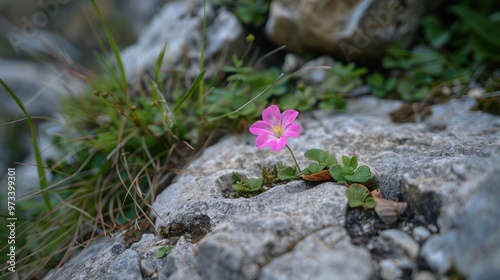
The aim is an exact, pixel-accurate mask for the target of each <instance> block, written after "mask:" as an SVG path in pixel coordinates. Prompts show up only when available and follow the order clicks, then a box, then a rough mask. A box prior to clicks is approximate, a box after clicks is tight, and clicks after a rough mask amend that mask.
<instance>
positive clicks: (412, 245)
mask: <svg viewBox="0 0 500 280" xmlns="http://www.w3.org/2000/svg"><path fill="white" fill-rule="evenodd" d="M380 236H381V237H382V238H385V239H388V240H390V241H392V242H393V243H394V244H395V245H396V246H398V247H400V248H401V249H403V250H404V251H405V252H406V253H407V254H408V256H409V257H410V258H412V259H416V258H417V255H418V251H419V249H420V246H419V245H418V243H417V242H416V241H415V240H414V239H413V238H412V237H411V236H410V235H408V234H407V233H405V232H403V231H400V230H396V229H387V230H384V231H382V232H380Z"/></svg>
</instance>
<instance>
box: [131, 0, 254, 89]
mask: <svg viewBox="0 0 500 280" xmlns="http://www.w3.org/2000/svg"><path fill="white" fill-rule="evenodd" d="M203 3H204V1H199V0H192V1H174V2H170V3H167V4H165V6H163V8H162V9H161V11H160V12H159V13H158V14H157V15H156V16H155V17H154V18H153V19H152V20H151V23H150V24H149V26H148V27H146V28H145V30H144V31H143V32H142V33H141V35H140V36H139V39H138V42H137V43H136V44H134V45H131V46H129V47H127V48H126V49H125V50H123V51H122V53H121V58H122V61H123V65H124V67H125V71H126V74H127V79H128V80H133V79H139V78H140V76H141V75H142V74H144V72H147V71H151V70H153V68H154V66H155V63H156V60H157V58H158V56H159V54H160V51H161V49H162V48H163V46H165V47H166V49H165V55H164V58H163V64H162V69H161V70H162V71H163V72H165V71H182V72H186V74H187V75H188V76H189V77H196V76H197V75H198V74H199V65H200V56H201V43H202V29H203V19H204V9H203ZM206 21H207V29H206V30H207V31H206V46H205V66H206V68H207V74H206V75H205V77H209V76H210V75H211V73H212V72H213V71H214V66H215V63H209V62H214V60H215V59H216V57H217V55H219V54H220V52H221V51H223V50H229V49H231V51H232V54H235V55H238V54H239V50H241V52H243V51H244V47H242V45H241V44H245V41H244V34H243V27H242V26H241V24H240V23H239V22H238V20H237V18H236V16H234V15H233V14H232V13H230V12H229V11H226V10H220V11H218V12H217V13H216V12H215V11H214V10H213V9H212V6H211V5H210V4H209V3H208V2H207V3H206ZM220 59H222V60H225V59H228V58H224V57H222V58H220ZM218 63H221V62H220V61H218ZM222 63H223V62H222Z"/></svg>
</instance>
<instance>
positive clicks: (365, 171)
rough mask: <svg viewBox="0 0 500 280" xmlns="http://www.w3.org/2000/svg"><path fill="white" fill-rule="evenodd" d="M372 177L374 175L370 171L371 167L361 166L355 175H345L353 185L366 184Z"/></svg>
mask: <svg viewBox="0 0 500 280" xmlns="http://www.w3.org/2000/svg"><path fill="white" fill-rule="evenodd" d="M371 176H372V173H371V171H370V167H368V166H366V165H361V166H360V167H359V168H358V169H356V171H354V174H352V175H351V174H346V175H344V179H345V180H346V181H349V182H353V183H366V182H368V180H370V177H371Z"/></svg>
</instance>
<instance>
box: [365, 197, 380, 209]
mask: <svg viewBox="0 0 500 280" xmlns="http://www.w3.org/2000/svg"><path fill="white" fill-rule="evenodd" d="M376 204H377V202H375V199H373V198H372V197H370V196H369V197H367V198H366V199H365V207H366V208H368V209H373V208H375V205H376Z"/></svg>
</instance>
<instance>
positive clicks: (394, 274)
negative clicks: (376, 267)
mask: <svg viewBox="0 0 500 280" xmlns="http://www.w3.org/2000/svg"><path fill="white" fill-rule="evenodd" d="M401 276H403V271H402V270H401V269H399V267H398V266H397V265H396V264H395V263H394V261H393V260H391V259H385V260H382V261H380V277H381V278H382V279H386V280H389V279H397V278H400V277H401Z"/></svg>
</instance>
